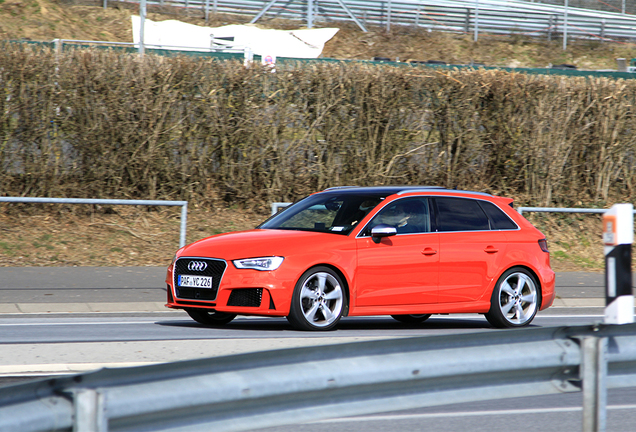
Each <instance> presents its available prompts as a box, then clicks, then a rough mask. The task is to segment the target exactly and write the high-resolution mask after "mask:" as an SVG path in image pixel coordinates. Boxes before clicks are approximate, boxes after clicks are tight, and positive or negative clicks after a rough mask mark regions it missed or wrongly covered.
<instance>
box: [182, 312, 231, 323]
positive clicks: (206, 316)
mask: <svg viewBox="0 0 636 432" xmlns="http://www.w3.org/2000/svg"><path fill="white" fill-rule="evenodd" d="M185 311H186V312H187V313H188V315H190V318H192V319H193V320H195V321H196V322H198V323H200V324H205V325H209V326H223V325H225V324H227V323H229V322H230V321H232V320H233V319H234V318H236V315H235V314H231V313H226V312H217V311H209V310H205V309H186V310H185Z"/></svg>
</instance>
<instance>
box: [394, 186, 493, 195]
mask: <svg viewBox="0 0 636 432" xmlns="http://www.w3.org/2000/svg"><path fill="white" fill-rule="evenodd" d="M431 190H433V191H439V192H444V191H448V192H456V193H463V194H472V195H482V196H492V195H491V194H489V193H486V192H475V191H467V190H458V189H448V188H445V187H441V186H430V187H428V186H427V187H423V188H416V189H404V190H401V191H400V192H398V193H397V194H398V195H403V194H406V193H412V192H431Z"/></svg>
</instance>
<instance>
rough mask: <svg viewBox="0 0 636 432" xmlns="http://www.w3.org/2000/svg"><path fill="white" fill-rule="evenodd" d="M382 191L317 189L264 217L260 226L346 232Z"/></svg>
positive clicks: (369, 208)
mask: <svg viewBox="0 0 636 432" xmlns="http://www.w3.org/2000/svg"><path fill="white" fill-rule="evenodd" d="M383 199H384V195H378V194H373V195H368V194H367V195H354V194H338V193H320V194H316V195H311V196H308V197H307V198H305V199H303V200H301V201H299V202H297V203H296V204H294V205H292V206H290V207H288V208H286V209H285V210H283V211H282V212H280V213H279V214H277V215H276V216H273V217H272V218H270V219H269V220H267V221H265V222H264V223H263V224H262V225H260V226H259V227H258V228H261V229H289V230H300V231H318V232H330V233H336V234H344V235H347V234H349V233H350V232H351V231H352V230H353V229H354V228H355V227H356V225H358V223H360V221H361V220H362V219H364V217H365V216H366V215H367V214H368V213H369V212H370V211H371V210H373V209H374V208H375V207H376V206H377V205H378V204H379V203H380V202H381V201H382V200H383Z"/></svg>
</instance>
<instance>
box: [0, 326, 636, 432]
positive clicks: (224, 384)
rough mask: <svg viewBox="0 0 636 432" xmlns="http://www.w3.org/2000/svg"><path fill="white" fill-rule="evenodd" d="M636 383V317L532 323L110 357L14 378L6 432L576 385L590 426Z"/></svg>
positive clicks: (550, 390) (247, 422) (393, 404)
mask: <svg viewBox="0 0 636 432" xmlns="http://www.w3.org/2000/svg"><path fill="white" fill-rule="evenodd" d="M608 345H609V346H611V349H609V350H608V348H607V347H608ZM633 386H636V324H626V325H612V326H609V325H601V324H598V325H592V326H577V327H555V328H531V329H522V330H505V331H496V332H484V333H476V334H475V333H472V334H465V335H451V336H448V335H444V336H434V337H417V338H404V339H398V340H384V341H371V342H362V343H349V344H342V345H332V346H321V347H311V348H306V347H305V348H297V349H287V350H278V351H268V352H259V353H252V354H243V355H235V356H227V357H218V358H210V359H201V360H192V361H184V362H177V363H169V364H161V365H152V366H144V367H134V368H121V369H102V370H99V371H96V372H92V373H86V374H81V375H75V376H70V377H63V378H56V379H47V380H40V381H34V382H30V383H25V384H19V385H13V386H7V387H3V388H0V432H15V431H21V432H35V431H53V430H55V431H58V430H71V428H72V430H73V431H75V432H88V431H92V432H108V431H111V432H116V431H133V430H152V431H177V430H178V431H182V432H184V431H193V432H194V431H201V430H214V431H242V430H251V429H258V428H264V427H274V426H280V425H284V424H291V423H302V422H309V421H316V420H321V419H327V418H336V417H341V416H352V415H362V414H370V413H375V412H383V411H392V410H404V409H412V408H417V407H424V406H436V405H445V404H451V403H461V402H468V401H478V400H490V399H503V398H511V397H525V396H534V395H548V394H557V393H563V392H579V391H582V392H583V416H584V419H583V425H584V430H593V428H594V425H601V426H602V425H603V422H604V418H605V417H604V416H605V410H606V406H605V400H606V391H607V389H608V388H622V387H633ZM586 425H587V426H586ZM590 425H591V426H590ZM599 430H602V427H601V428H600V429H599Z"/></svg>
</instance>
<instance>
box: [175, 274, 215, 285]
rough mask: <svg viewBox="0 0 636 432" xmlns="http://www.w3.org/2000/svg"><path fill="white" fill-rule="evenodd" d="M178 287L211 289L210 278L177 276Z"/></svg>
mask: <svg viewBox="0 0 636 432" xmlns="http://www.w3.org/2000/svg"><path fill="white" fill-rule="evenodd" d="M178 282H179V286H182V287H190V288H212V277H211V276H189V275H179V281H178Z"/></svg>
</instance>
